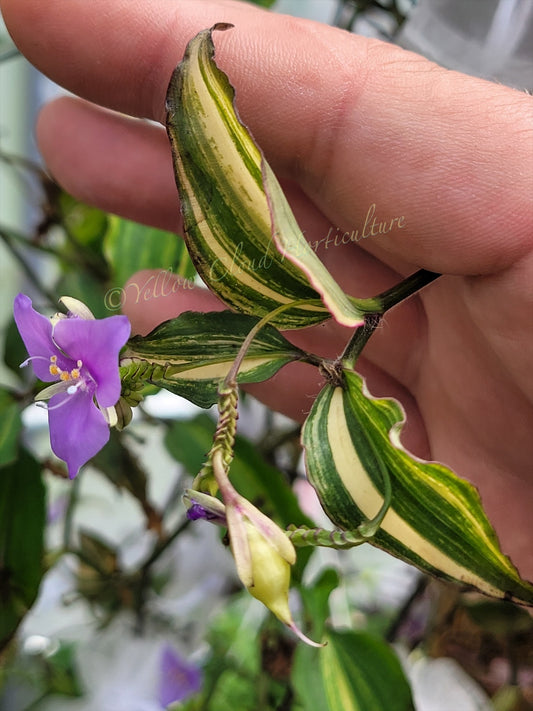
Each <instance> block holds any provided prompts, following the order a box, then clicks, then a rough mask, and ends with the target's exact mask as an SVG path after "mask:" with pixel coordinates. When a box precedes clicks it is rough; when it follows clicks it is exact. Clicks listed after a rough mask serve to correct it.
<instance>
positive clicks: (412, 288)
mask: <svg viewBox="0 0 533 711" xmlns="http://www.w3.org/2000/svg"><path fill="white" fill-rule="evenodd" d="M440 276H441V274H438V273H437V272H430V271H428V270H427V269H420V270H419V271H417V272H415V273H414V274H411V276H408V277H407V279H404V280H403V281H401V282H400V283H399V284H396V285H395V286H393V287H392V288H391V289H387V290H386V291H382V292H381V294H378V295H377V296H376V297H374V299H373V300H374V301H376V302H377V303H378V304H379V305H380V308H379V310H378V311H376V312H375V313H370V314H365V317H364V318H365V322H364V324H363V325H362V326H359V328H357V329H356V331H355V333H354V334H353V336H352V338H351V339H350V341H349V343H348V345H347V346H346V348H345V349H344V352H343V353H342V355H341V356H340V358H339V359H338V361H339V362H340V363H342V365H343V367H344V368H349V369H352V368H353V367H354V365H355V361H356V360H357V359H358V358H359V356H360V355H361V351H362V350H363V348H364V347H365V346H366V344H367V342H368V340H369V338H370V336H371V335H372V334H373V333H374V331H375V330H376V328H377V327H378V326H379V324H380V323H381V319H382V318H383V314H384V313H386V312H387V311H388V310H389V309H392V307H393V306H396V305H397V304H399V303H400V302H401V301H404V299H407V298H408V297H409V296H412V295H413V294H416V293H417V292H418V291H420V289H422V288H423V287H425V286H427V285H428V284H431V282H432V281H435V279H437V278H438V277H440Z"/></svg>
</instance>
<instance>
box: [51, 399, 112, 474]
mask: <svg viewBox="0 0 533 711" xmlns="http://www.w3.org/2000/svg"><path fill="white" fill-rule="evenodd" d="M48 424H49V427H50V444H51V445H52V451H53V452H54V454H55V455H56V456H58V457H59V458H60V459H63V461H65V462H66V464H67V467H68V474H69V477H70V478H71V479H74V477H75V476H76V474H77V473H78V471H79V469H80V467H81V466H83V465H84V464H85V463H86V462H88V461H89V459H91V457H94V455H95V454H96V453H97V452H99V451H100V450H101V449H102V447H103V446H104V445H105V444H106V443H107V441H108V439H109V427H108V425H107V422H106V421H105V418H104V416H103V415H102V413H101V412H100V410H99V409H98V408H97V407H96V405H95V404H94V402H93V394H92V393H91V391H90V390H85V391H84V390H78V391H77V392H76V393H74V394H73V395H68V394H65V395H54V397H53V398H51V400H50V404H49V410H48Z"/></svg>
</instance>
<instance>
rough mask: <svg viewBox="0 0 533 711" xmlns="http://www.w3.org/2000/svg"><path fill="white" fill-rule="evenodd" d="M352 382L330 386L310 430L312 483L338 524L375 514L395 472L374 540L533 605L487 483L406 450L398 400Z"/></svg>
mask: <svg viewBox="0 0 533 711" xmlns="http://www.w3.org/2000/svg"><path fill="white" fill-rule="evenodd" d="M343 379H344V382H343V383H342V385H332V384H328V385H326V386H325V387H324V388H323V390H322V391H321V393H320V394H319V396H318V398H317V399H316V401H315V403H314V405H313V408H312V410H311V412H310V414H309V417H308V419H307V421H306V423H305V426H304V430H303V434H302V438H303V444H304V448H305V457H306V466H307V470H308V476H309V479H310V481H311V483H312V484H313V486H314V487H315V489H316V491H317V493H318V496H319V498H320V501H321V503H322V506H323V507H324V509H325V511H326V512H327V514H328V516H329V517H330V518H331V520H332V521H333V522H334V523H335V524H336V525H338V526H340V527H341V528H343V529H346V530H354V529H357V528H358V527H359V526H360V525H361V524H364V523H365V522H366V521H368V520H370V519H372V518H373V517H374V516H375V515H376V513H377V512H378V511H379V510H380V508H381V507H382V505H383V500H384V488H385V487H384V476H383V472H384V471H385V472H386V474H387V475H388V477H390V484H391V489H392V503H391V505H390V508H389V509H388V511H387V513H386V514H385V516H384V518H383V520H382V522H381V527H380V528H379V529H378V530H377V532H376V533H375V535H374V537H373V538H372V539H371V540H370V542H371V543H372V544H373V545H376V546H378V547H379V548H383V549H384V550H386V551H388V552H389V553H392V555H395V556H397V557H398V558H401V559H402V560H405V561H407V562H409V563H412V564H413V565H415V566H417V567H419V568H420V569H422V570H424V571H425V572H427V573H430V574H433V575H436V576H437V577H440V578H443V579H446V580H451V581H456V582H460V583H462V584H464V585H467V586H472V587H474V588H477V589H478V590H480V591H481V592H484V593H486V594H487V595H491V596H493V597H497V598H504V599H508V600H513V601H516V602H521V603H525V604H528V605H533V585H531V584H530V583H529V582H526V581H524V580H522V579H521V578H520V575H519V574H518V571H517V570H516V568H515V567H514V565H513V564H512V563H511V561H510V560H509V558H507V557H506V556H505V555H504V554H503V553H502V552H501V550H500V547H499V542H498V539H497V536H496V533H495V531H494V529H493V528H492V526H491V524H490V522H489V520H488V519H487V516H486V514H485V512H484V511H483V507H482V504H481V500H480V497H479V494H478V492H477V489H475V487H473V486H472V485H471V484H469V483H468V482H467V481H465V480H464V479H461V478H459V477H458V476H457V475H456V474H454V472H452V471H451V470H450V469H448V468H447V467H446V466H444V465H443V464H439V463H437V462H426V461H422V460H420V459H417V458H416V457H414V456H413V455H411V454H409V452H407V451H406V450H405V448H404V447H403V446H402V444H401V442H400V440H399V434H400V430H401V427H402V425H403V423H404V420H405V415H404V412H403V410H402V408H401V406H400V405H399V403H398V402H397V401H395V400H393V399H389V398H387V399H375V398H372V397H371V396H370V394H369V393H368V391H367V390H366V387H365V385H364V382H363V380H362V378H361V377H360V376H359V375H357V374H356V373H354V372H351V371H344V373H343Z"/></svg>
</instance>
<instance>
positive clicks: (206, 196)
mask: <svg viewBox="0 0 533 711" xmlns="http://www.w3.org/2000/svg"><path fill="white" fill-rule="evenodd" d="M230 27H232V25H228V24H224V23H219V24H217V25H215V26H214V27H213V28H211V29H210V30H204V31H203V32H200V33H199V34H198V35H196V37H194V38H193V39H192V40H191V41H190V42H189V44H188V46H187V50H186V52H185V56H184V59H183V61H182V62H181V63H180V64H179V66H178V67H177V68H176V70H175V71H174V73H173V75H172V78H171V81H170V85H169V88H168V93H167V111H168V113H167V129H168V135H169V139H170V143H171V147H172V153H173V158H174V171H175V176H176V183H177V186H178V190H179V193H180V199H181V206H182V214H183V220H184V225H185V235H186V242H187V247H188V249H189V253H190V255H191V258H192V260H193V262H194V264H195V266H196V268H197V270H198V273H199V274H200V276H201V277H202V279H203V280H204V281H205V282H206V284H207V285H208V286H209V287H210V288H211V289H212V291H214V292H215V293H216V294H217V295H218V296H219V297H220V298H221V299H222V300H223V301H224V302H225V303H227V304H228V305H230V306H231V307H233V308H234V309H236V310H238V311H241V312H244V313H249V314H253V315H257V316H264V315H265V314H268V313H270V312H272V311H273V310H274V309H275V308H277V307H279V306H280V305H282V304H286V303H290V302H291V301H299V300H302V299H304V300H308V301H309V303H308V304H303V305H299V306H297V307H294V308H291V309H288V310H286V311H284V312H283V313H282V314H280V315H278V316H276V318H275V320H273V323H274V324H275V325H277V326H280V327H283V328H300V327H302V326H308V325H310V324H312V323H318V322H320V321H323V320H324V319H326V318H328V317H329V313H328V311H327V309H326V308H325V307H324V304H322V303H321V302H320V301H319V300H318V299H319V296H322V298H324V301H325V302H326V306H327V307H328V308H330V309H331V311H332V313H333V315H334V316H335V318H338V319H339V320H340V322H341V323H344V324H345V325H350V326H356V325H359V324H361V323H362V322H363V314H364V308H365V307H366V308H367V309H371V310H372V308H375V306H376V305H375V304H373V303H372V305H371V304H370V302H362V301H361V302H356V301H355V300H353V299H351V298H349V297H347V296H346V295H345V294H344V293H343V292H342V290H341V289H340V287H338V285H337V284H336V283H335V282H334V281H333V279H332V278H331V276H330V275H329V274H328V273H327V271H326V270H325V268H324V267H323V265H322V264H321V263H320V260H319V259H318V258H317V256H316V255H315V253H314V252H313V250H312V249H311V248H310V247H309V245H308V244H307V242H306V240H305V238H304V236H303V234H302V233H301V231H300V230H299V228H298V226H297V224H296V221H295V219H294V216H293V214H292V212H291V210H290V207H289V205H288V203H287V201H286V199H285V196H284V195H283V192H282V190H281V188H280V186H279V183H278V181H277V179H276V178H275V176H274V174H273V173H272V171H271V169H270V168H269V166H268V165H267V163H266V162H265V161H264V158H263V156H262V153H261V151H260V149H259V148H258V146H257V145H256V144H255V143H254V140H253V138H252V136H251V135H250V133H249V131H248V130H247V128H246V127H245V126H244V125H243V124H242V122H241V121H240V119H239V117H238V114H237V112H236V109H235V106H234V95H235V92H234V89H233V87H232V86H231V84H230V83H229V80H228V78H227V76H226V75H225V74H224V72H222V71H221V70H220V69H219V68H218V67H217V65H216V64H215V62H214V60H213V57H214V46H213V41H212V36H211V35H212V31H213V30H227V29H229V28H230ZM267 196H268V197H267ZM277 244H279V248H280V249H281V251H278V246H277Z"/></svg>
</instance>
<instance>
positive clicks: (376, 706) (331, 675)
mask: <svg viewBox="0 0 533 711" xmlns="http://www.w3.org/2000/svg"><path fill="white" fill-rule="evenodd" d="M325 641H326V642H327V644H326V646H325V647H324V648H323V649H312V648H309V647H304V646H303V645H302V646H301V647H298V649H297V650H296V657H295V663H294V670H293V677H292V678H293V683H294V687H295V689H296V692H297V694H298V697H299V698H300V699H301V701H302V702H303V707H304V709H305V711H368V710H369V709H372V711H414V705H413V699H412V696H411V690H410V687H409V684H408V682H407V680H406V678H405V675H404V673H403V670H402V667H401V664H400V662H399V660H398V658H397V657H396V655H395V654H394V652H393V651H392V649H390V647H389V646H388V645H387V644H386V643H385V642H383V641H382V640H381V639H379V638H377V637H374V636H372V635H369V634H367V633H365V632H352V631H342V632H341V631H337V630H330V631H328V633H327V634H326V636H325Z"/></svg>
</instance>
